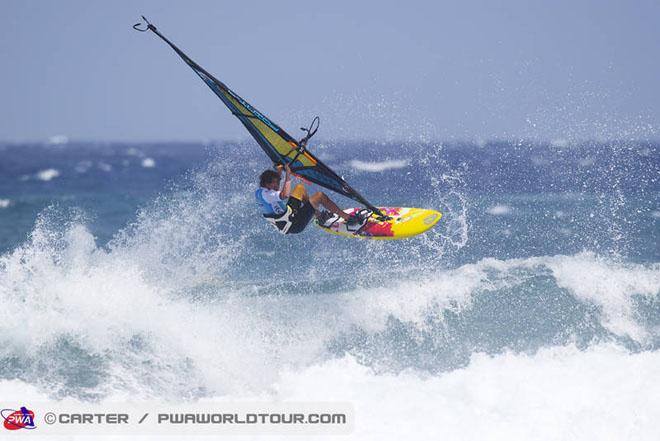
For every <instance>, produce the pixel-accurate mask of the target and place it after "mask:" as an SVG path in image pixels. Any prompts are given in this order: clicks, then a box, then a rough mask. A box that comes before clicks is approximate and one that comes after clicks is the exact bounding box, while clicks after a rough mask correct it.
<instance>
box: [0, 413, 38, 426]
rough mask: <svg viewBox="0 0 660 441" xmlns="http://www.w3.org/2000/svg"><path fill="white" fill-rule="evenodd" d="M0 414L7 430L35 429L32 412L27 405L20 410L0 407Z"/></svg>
mask: <svg viewBox="0 0 660 441" xmlns="http://www.w3.org/2000/svg"><path fill="white" fill-rule="evenodd" d="M0 416H2V419H3V420H4V426H5V429H7V430H19V429H30V430H31V429H35V428H36V427H37V426H35V425H34V412H32V411H31V410H28V409H27V407H21V409H20V410H14V409H2V410H1V411H0Z"/></svg>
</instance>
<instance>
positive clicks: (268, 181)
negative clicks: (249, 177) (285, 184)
mask: <svg viewBox="0 0 660 441" xmlns="http://www.w3.org/2000/svg"><path fill="white" fill-rule="evenodd" d="M259 186H260V187H264V188H269V189H271V190H278V189H279V188H280V174H279V173H277V172H276V171H275V170H271V169H268V170H266V171H265V172H263V173H262V174H261V176H259Z"/></svg>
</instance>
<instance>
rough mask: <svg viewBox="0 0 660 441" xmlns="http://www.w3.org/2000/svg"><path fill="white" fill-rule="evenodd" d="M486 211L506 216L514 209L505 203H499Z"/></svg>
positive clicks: (494, 214)
mask: <svg viewBox="0 0 660 441" xmlns="http://www.w3.org/2000/svg"><path fill="white" fill-rule="evenodd" d="M486 211H487V212H488V214H492V215H493V216H505V215H507V214H511V212H512V211H513V209H512V208H511V207H510V206H508V205H505V204H497V205H493V206H492V207H490V208H489V209H488V210H486Z"/></svg>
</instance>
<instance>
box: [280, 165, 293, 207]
mask: <svg viewBox="0 0 660 441" xmlns="http://www.w3.org/2000/svg"><path fill="white" fill-rule="evenodd" d="M290 194H291V169H290V168H289V164H284V187H283V188H282V191H280V199H286V198H288V197H289V195H290Z"/></svg>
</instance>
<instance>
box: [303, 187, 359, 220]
mask: <svg viewBox="0 0 660 441" xmlns="http://www.w3.org/2000/svg"><path fill="white" fill-rule="evenodd" d="M309 203H310V204H312V206H313V207H314V209H315V210H316V211H319V205H323V206H324V207H325V208H327V209H328V210H330V211H331V212H333V213H334V214H336V215H337V216H339V217H341V218H342V219H344V220H345V221H347V220H348V219H350V217H351V216H349V215H348V214H346V213H344V212H343V211H342V209H341V208H339V207H338V206H337V204H335V203H334V202H332V200H331V199H330V198H329V197H328V196H326V194H325V193H323V192H320V191H319V192H318V193H314V195H312V197H310V198H309Z"/></svg>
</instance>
